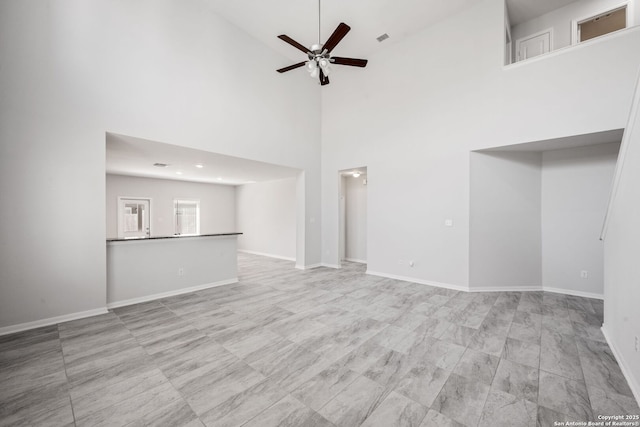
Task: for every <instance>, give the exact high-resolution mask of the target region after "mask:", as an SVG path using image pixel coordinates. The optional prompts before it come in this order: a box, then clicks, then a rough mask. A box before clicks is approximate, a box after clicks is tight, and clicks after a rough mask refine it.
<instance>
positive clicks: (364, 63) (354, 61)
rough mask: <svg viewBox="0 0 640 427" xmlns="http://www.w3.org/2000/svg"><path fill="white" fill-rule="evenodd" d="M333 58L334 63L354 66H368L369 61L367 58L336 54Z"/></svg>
mask: <svg viewBox="0 0 640 427" xmlns="http://www.w3.org/2000/svg"><path fill="white" fill-rule="evenodd" d="M331 59H332V61H331V62H332V63H333V64H338V65H350V66H352V67H366V66H367V62H369V61H367V60H366V59H355V58H341V57H339V56H334V57H332V58H331Z"/></svg>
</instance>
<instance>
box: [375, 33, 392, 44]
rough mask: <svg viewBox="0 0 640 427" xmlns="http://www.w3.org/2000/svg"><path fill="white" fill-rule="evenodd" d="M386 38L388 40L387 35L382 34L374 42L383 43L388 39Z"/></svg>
mask: <svg viewBox="0 0 640 427" xmlns="http://www.w3.org/2000/svg"><path fill="white" fill-rule="evenodd" d="M388 38H389V34H387V33H384V34H382V35H381V36H378V37H376V40H378V41H379V42H383V41H385V40H386V39H388Z"/></svg>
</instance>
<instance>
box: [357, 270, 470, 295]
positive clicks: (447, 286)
mask: <svg viewBox="0 0 640 427" xmlns="http://www.w3.org/2000/svg"><path fill="white" fill-rule="evenodd" d="M367 274H370V275H371V276H379V277H386V278H387V279H396V280H403V281H405V282H413V283H418V284H420V285H428V286H435V287H437V288H445V289H453V290H454V291H463V292H469V288H468V287H467V286H460V285H451V284H449V283H440V282H432V281H429V280H422V279H416V278H415V277H406V276H398V275H396V274H388V273H381V272H379V271H371V270H367Z"/></svg>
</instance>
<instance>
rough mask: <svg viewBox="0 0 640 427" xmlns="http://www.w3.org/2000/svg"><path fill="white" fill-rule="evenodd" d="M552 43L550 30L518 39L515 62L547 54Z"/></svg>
mask: <svg viewBox="0 0 640 427" xmlns="http://www.w3.org/2000/svg"><path fill="white" fill-rule="evenodd" d="M552 43H553V29H552V28H549V29H548V30H544V31H540V32H538V33H535V34H531V35H530V36H527V37H523V38H521V39H518V40H516V61H524V60H525V59H529V58H533V57H535V56H539V55H542V54H545V53H548V52H550V51H551V49H552Z"/></svg>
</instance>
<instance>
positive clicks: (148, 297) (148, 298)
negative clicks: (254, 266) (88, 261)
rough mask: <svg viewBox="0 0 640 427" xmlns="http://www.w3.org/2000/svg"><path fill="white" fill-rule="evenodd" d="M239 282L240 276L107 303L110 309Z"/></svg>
mask: <svg viewBox="0 0 640 427" xmlns="http://www.w3.org/2000/svg"><path fill="white" fill-rule="evenodd" d="M233 283H238V278H237V277H234V278H233V279H227V280H220V281H218V282H213V283H207V284H205V285H198V286H192V287H190V288H182V289H178V290H175V291H169V292H163V293H160V294H153V295H146V296H143V297H139V298H132V299H128V300H124V301H115V302H110V303H108V304H107V308H108V309H112V308H118V307H124V306H126V305H133V304H140V303H141V302H147V301H153V300H157V299H161V298H168V297H173V296H176V295H182V294H188V293H189V292H196V291H202V290H204V289H209V288H215V287H217V286H224V285H231V284H233Z"/></svg>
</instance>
